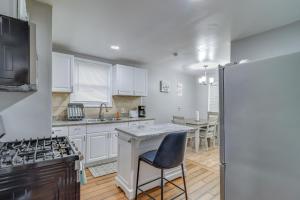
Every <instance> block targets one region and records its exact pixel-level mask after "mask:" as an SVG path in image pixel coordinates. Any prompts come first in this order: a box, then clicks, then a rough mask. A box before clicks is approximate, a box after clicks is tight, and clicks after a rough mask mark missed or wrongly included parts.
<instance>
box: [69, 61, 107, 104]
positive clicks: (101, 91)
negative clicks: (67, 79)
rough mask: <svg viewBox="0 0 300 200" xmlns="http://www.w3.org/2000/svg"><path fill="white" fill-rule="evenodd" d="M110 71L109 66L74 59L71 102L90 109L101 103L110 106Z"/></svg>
mask: <svg viewBox="0 0 300 200" xmlns="http://www.w3.org/2000/svg"><path fill="white" fill-rule="evenodd" d="M111 71H112V65H111V64H107V63H101V62H96V61H91V60H85V59H79V58H75V63H74V69H73V92H72V94H71V96H70V100H71V102H73V103H83V104H84V105H85V106H90V107H94V106H99V105H100V104H101V103H106V104H107V105H108V106H111V105H112V102H111V101H112V100H111V96H112V87H111V77H112V75H111V73H112V72H111Z"/></svg>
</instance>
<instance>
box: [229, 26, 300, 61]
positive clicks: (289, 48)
mask: <svg viewBox="0 0 300 200" xmlns="http://www.w3.org/2000/svg"><path fill="white" fill-rule="evenodd" d="M299 51H300V21H298V22H295V23H292V24H289V25H286V26H283V27H280V28H277V29H273V30H270V31H267V32H264V33H261V34H257V35H254V36H251V37H248V38H245V39H241V40H237V41H234V42H232V44H231V61H232V62H233V61H240V60H242V59H249V60H260V59H264V58H270V57H276V56H280V55H286V54H290V53H295V52H299Z"/></svg>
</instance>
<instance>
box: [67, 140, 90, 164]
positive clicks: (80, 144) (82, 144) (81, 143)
mask: <svg viewBox="0 0 300 200" xmlns="http://www.w3.org/2000/svg"><path fill="white" fill-rule="evenodd" d="M69 139H70V140H71V141H72V142H74V144H75V148H77V149H76V150H78V151H80V153H81V154H82V155H83V157H84V159H85V149H86V135H76V136H70V137H69Z"/></svg>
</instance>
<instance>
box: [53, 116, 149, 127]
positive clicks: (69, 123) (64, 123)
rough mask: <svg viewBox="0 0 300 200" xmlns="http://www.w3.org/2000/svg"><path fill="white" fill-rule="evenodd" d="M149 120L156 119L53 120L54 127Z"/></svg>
mask: <svg viewBox="0 0 300 200" xmlns="http://www.w3.org/2000/svg"><path fill="white" fill-rule="evenodd" d="M147 120H155V119H154V118H151V117H138V118H129V117H122V118H120V119H118V120H105V121H100V120H97V119H83V120H80V121H53V122H52V127H56V126H72V125H87V124H111V123H122V122H135V121H147Z"/></svg>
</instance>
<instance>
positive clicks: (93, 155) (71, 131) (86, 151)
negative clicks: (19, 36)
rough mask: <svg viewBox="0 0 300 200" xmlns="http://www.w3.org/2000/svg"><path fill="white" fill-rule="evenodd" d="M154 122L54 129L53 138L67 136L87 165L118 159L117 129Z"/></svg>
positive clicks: (145, 121)
mask: <svg viewBox="0 0 300 200" xmlns="http://www.w3.org/2000/svg"><path fill="white" fill-rule="evenodd" d="M153 123H154V121H153V120H144V121H132V122H129V123H128V122H124V123H112V124H94V125H92V124H91V125H74V126H62V127H53V128H52V134H53V135H52V137H55V136H67V137H69V139H70V140H71V141H72V142H74V144H75V146H76V148H77V150H78V151H80V152H81V154H82V155H83V157H84V162H85V163H92V162H97V161H101V160H106V159H110V158H116V157H118V145H119V144H118V132H117V131H116V130H115V128H120V127H128V126H129V127H136V126H139V125H150V124H153Z"/></svg>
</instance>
